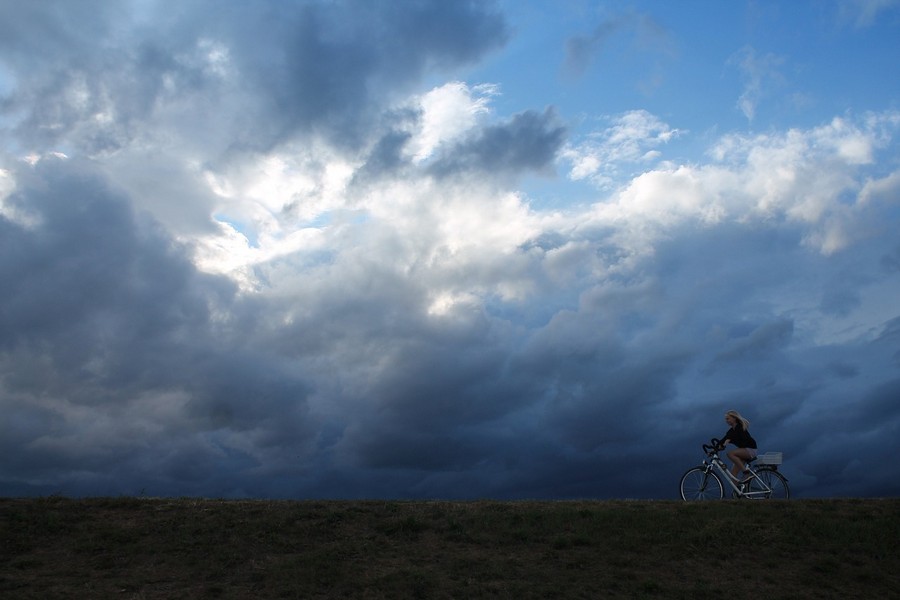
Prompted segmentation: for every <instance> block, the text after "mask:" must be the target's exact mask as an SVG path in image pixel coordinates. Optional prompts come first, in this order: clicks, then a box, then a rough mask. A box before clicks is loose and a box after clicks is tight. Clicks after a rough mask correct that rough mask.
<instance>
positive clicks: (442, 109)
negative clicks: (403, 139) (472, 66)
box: [407, 81, 499, 162]
mask: <svg viewBox="0 0 900 600" xmlns="http://www.w3.org/2000/svg"><path fill="white" fill-rule="evenodd" d="M498 93H499V91H498V87H497V86H495V85H486V84H485V85H477V86H474V87H469V86H468V85H466V84H465V83H463V82H460V81H451V82H450V83H445V84H444V85H442V86H439V87H436V88H434V89H432V90H431V91H429V92H428V93H426V94H424V95H422V96H421V97H420V98H418V99H416V100H415V101H414V102H415V103H417V104H418V106H419V108H420V109H421V111H422V116H421V119H420V120H419V126H418V128H417V130H416V131H415V132H414V133H413V136H412V139H411V140H410V141H409V143H408V144H407V152H409V153H410V154H412V157H413V160H414V161H415V162H422V161H425V160H427V159H428V158H429V157H430V156H431V155H432V154H433V153H434V152H435V150H436V149H437V148H439V147H440V146H441V144H446V143H452V142H454V141H456V140H457V139H459V138H460V137H461V136H463V135H465V133H466V132H468V131H470V130H471V129H472V128H473V127H475V125H476V124H477V123H478V120H479V117H481V116H483V115H487V114H488V113H489V112H490V106H489V103H490V99H491V97H493V96H495V95H497V94H498Z"/></svg>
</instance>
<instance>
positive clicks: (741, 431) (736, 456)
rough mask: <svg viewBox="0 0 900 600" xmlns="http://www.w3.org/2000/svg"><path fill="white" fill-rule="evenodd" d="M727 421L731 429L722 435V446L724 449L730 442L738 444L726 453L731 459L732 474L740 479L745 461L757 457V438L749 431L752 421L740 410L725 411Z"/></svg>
mask: <svg viewBox="0 0 900 600" xmlns="http://www.w3.org/2000/svg"><path fill="white" fill-rule="evenodd" d="M725 422H726V423H728V427H729V428H730V429H729V430H728V431H726V432H725V435H724V436H722V441H721V445H720V447H721V448H722V449H723V450H724V449H725V446H727V445H728V444H729V442H730V443H732V444H734V445H735V446H737V447H736V448H732V449H731V450H729V451H728V452H727V453H726V454H727V455H728V458H729V459H731V463H732V465H731V474H732V475H734V477H735V479H739V478H740V475H741V472H742V471H743V470H744V461H748V460H752V459H754V458H756V440H754V439H753V436H751V435H750V432H749V431H748V428H749V427H750V421H748V420H747V419H745V418H744V417H742V416H741V415H740V413H739V412H738V411H736V410H729V411H728V412H727V413H725Z"/></svg>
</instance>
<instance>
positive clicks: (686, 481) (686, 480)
mask: <svg viewBox="0 0 900 600" xmlns="http://www.w3.org/2000/svg"><path fill="white" fill-rule="evenodd" d="M724 497H725V488H724V487H722V480H721V479H719V476H718V475H716V474H715V473H713V472H712V471H707V470H706V468H704V467H694V468H693V469H688V470H687V472H686V473H685V474H684V475H682V476H681V499H682V500H721V499H722V498H724Z"/></svg>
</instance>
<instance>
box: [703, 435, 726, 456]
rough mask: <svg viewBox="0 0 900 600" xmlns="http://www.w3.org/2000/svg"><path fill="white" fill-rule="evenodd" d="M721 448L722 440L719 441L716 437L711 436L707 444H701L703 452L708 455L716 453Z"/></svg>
mask: <svg viewBox="0 0 900 600" xmlns="http://www.w3.org/2000/svg"><path fill="white" fill-rule="evenodd" d="M721 450H722V442H721V441H719V439H718V438H712V439H711V440H709V444H703V452H705V453H706V454H707V455H708V456H712V455H713V454H718V453H719V452H720V451H721Z"/></svg>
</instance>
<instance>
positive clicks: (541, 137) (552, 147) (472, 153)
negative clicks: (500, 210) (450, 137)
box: [430, 109, 566, 176]
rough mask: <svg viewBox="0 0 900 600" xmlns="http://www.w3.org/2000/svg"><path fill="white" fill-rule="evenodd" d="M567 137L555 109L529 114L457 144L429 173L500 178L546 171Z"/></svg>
mask: <svg viewBox="0 0 900 600" xmlns="http://www.w3.org/2000/svg"><path fill="white" fill-rule="evenodd" d="M565 136H566V129H565V127H564V126H563V125H562V124H561V123H560V122H559V120H558V119H557V116H556V114H555V112H554V111H553V109H547V110H545V111H544V112H543V113H540V112H536V111H527V112H524V113H520V114H518V115H515V116H514V117H512V119H510V120H509V121H508V122H507V123H502V124H499V125H493V126H490V127H486V128H484V129H483V130H482V131H480V132H479V134H478V135H477V136H476V137H475V138H473V139H469V140H466V141H463V142H460V143H459V144H457V145H455V146H454V147H453V148H451V149H450V150H448V151H447V152H446V153H445V154H444V155H443V156H441V157H440V158H438V159H437V160H436V161H435V162H434V164H433V165H431V167H430V170H431V172H433V173H434V174H436V175H438V176H446V175H450V174H455V173H459V172H471V171H481V172H485V173H495V174H501V175H502V174H505V175H516V174H518V173H521V172H526V171H534V172H545V171H547V170H548V169H550V168H551V165H553V162H554V159H555V158H556V154H557V152H559V150H560V148H561V147H562V145H563V143H564V142H565Z"/></svg>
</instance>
